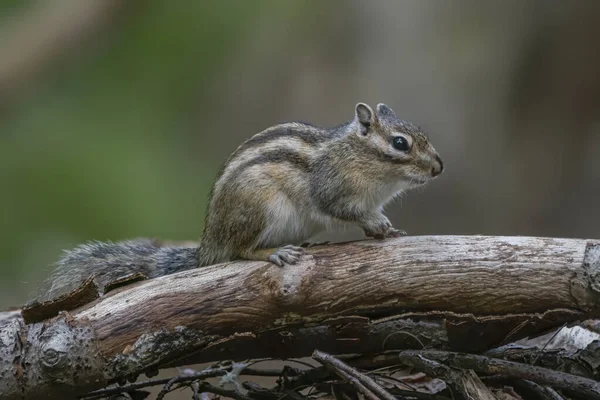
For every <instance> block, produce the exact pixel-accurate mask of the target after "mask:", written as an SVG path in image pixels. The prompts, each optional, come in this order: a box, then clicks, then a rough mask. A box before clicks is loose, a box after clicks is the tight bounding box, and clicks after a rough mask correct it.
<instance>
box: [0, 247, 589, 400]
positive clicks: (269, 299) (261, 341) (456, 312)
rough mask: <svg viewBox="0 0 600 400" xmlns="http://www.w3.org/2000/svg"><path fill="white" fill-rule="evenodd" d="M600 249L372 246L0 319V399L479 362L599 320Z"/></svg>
mask: <svg viewBox="0 0 600 400" xmlns="http://www.w3.org/2000/svg"><path fill="white" fill-rule="evenodd" d="M599 243H600V242H591V241H587V240H577V239H552V238H527V237H484V236H429V237H426V236H423V237H404V238H398V239H390V240H385V241H376V240H369V241H362V242H354V243H346V244H339V245H329V246H322V247H315V248H310V249H309V250H308V255H307V256H305V257H304V258H303V259H302V261H301V262H300V263H299V264H298V265H295V266H287V267H285V268H279V267H276V266H274V265H271V264H268V263H264V262H249V261H240V262H229V263H224V264H220V265H215V266H210V267H204V268H199V269H197V270H192V271H185V272H181V273H178V274H174V275H170V276H165V277H161V278H157V279H152V280H148V281H144V282H138V283H135V284H133V285H131V286H128V287H122V288H118V289H115V290H113V291H111V292H109V293H108V294H106V295H105V296H103V297H101V298H100V299H98V300H95V301H94V302H92V303H90V304H88V305H85V306H83V307H80V308H78V309H75V310H70V311H68V313H67V312H62V313H61V314H60V315H59V316H58V317H55V318H53V319H50V320H47V321H44V322H39V323H35V324H31V325H25V324H24V323H23V321H22V320H21V319H20V318H14V315H13V317H11V318H6V319H3V318H1V317H0V355H1V356H2V358H1V359H0V360H1V361H0V377H2V378H5V377H6V378H5V379H0V395H2V396H5V397H6V398H21V396H22V395H26V397H34V396H35V395H37V394H39V393H42V392H43V393H44V395H45V396H46V397H47V398H52V397H61V396H63V395H64V394H65V393H69V394H82V393H85V392H88V391H90V390H93V389H98V388H101V387H104V386H106V384H107V383H110V382H116V381H123V380H125V379H128V378H131V379H133V378H134V377H136V376H138V375H139V374H141V373H144V372H153V371H155V370H157V369H159V368H164V367H167V366H176V365H185V364H190V363H193V362H194V363H195V362H201V361H213V360H223V359H228V358H232V359H244V358H249V357H273V358H286V357H299V356H308V355H310V354H311V353H312V352H313V351H314V350H315V349H319V350H322V351H326V352H329V353H335V354H341V353H346V354H348V353H362V354H369V353H370V354H373V353H376V352H381V351H383V350H390V349H410V348H413V349H420V348H422V347H423V346H428V347H434V348H436V349H442V350H454V351H483V350H486V349H489V348H491V347H495V346H498V345H501V344H504V343H508V342H510V341H514V340H517V339H519V338H522V337H524V336H528V335H533V334H535V333H539V332H541V331H544V330H548V329H551V328H553V327H557V326H560V325H562V324H564V323H565V322H572V321H576V320H583V319H588V318H594V317H598V316H599V314H600V307H599V304H600V303H599V302H598V294H599V292H600V290H599V288H600V275H599V274H598V271H600V245H599ZM30 311H31V310H30ZM2 321H6V322H4V323H2ZM2 324H4V325H2Z"/></svg>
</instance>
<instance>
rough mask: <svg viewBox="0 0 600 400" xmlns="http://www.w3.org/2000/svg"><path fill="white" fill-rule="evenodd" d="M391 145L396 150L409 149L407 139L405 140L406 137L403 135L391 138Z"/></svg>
mask: <svg viewBox="0 0 600 400" xmlns="http://www.w3.org/2000/svg"><path fill="white" fill-rule="evenodd" d="M392 146H394V148H395V149H396V150H400V151H408V150H409V149H410V146H409V145H408V140H406V138H405V137H403V136H395V137H394V138H393V139H392Z"/></svg>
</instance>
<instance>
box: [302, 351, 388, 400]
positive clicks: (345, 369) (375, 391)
mask: <svg viewBox="0 0 600 400" xmlns="http://www.w3.org/2000/svg"><path fill="white" fill-rule="evenodd" d="M312 357H313V358H314V359H315V360H317V361H319V362H320V363H321V364H323V365H325V366H327V367H328V368H330V369H331V370H333V371H334V372H335V373H336V374H337V375H339V376H340V377H341V378H343V379H344V380H346V381H347V382H348V383H350V384H351V385H352V386H354V387H355V388H356V389H357V390H358V391H359V392H361V393H362V394H364V395H365V397H367V398H369V399H373V400H378V399H383V400H396V398H395V397H394V396H392V395H391V394H390V393H389V392H388V391H387V390H385V389H384V388H383V387H381V385H379V384H378V383H377V382H375V380H373V378H370V377H368V376H366V375H365V374H363V373H360V372H359V371H357V370H356V369H354V368H352V367H351V366H349V365H347V364H345V363H343V362H342V361H340V360H338V359H337V358H335V357H333V356H332V355H330V354H327V353H323V352H321V351H318V350H317V351H315V352H314V353H313V355H312Z"/></svg>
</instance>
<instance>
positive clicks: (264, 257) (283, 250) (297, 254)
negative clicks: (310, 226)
mask: <svg viewBox="0 0 600 400" xmlns="http://www.w3.org/2000/svg"><path fill="white" fill-rule="evenodd" d="M304 253H305V249H304V248H302V247H298V246H294V245H291V244H289V245H286V246H282V247H279V248H278V249H257V250H254V251H249V252H246V253H244V254H242V258H243V259H245V260H256V261H269V262H272V263H273V264H275V265H278V266H280V267H283V266H284V265H285V264H289V265H293V264H296V263H297V262H298V261H299V260H300V258H301V257H302V255H303V254H304Z"/></svg>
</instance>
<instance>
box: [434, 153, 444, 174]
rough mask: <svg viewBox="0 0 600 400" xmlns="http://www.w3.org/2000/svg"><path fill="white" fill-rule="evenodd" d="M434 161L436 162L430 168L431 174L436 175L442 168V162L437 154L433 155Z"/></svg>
mask: <svg viewBox="0 0 600 400" xmlns="http://www.w3.org/2000/svg"><path fill="white" fill-rule="evenodd" d="M435 161H437V163H436V164H435V165H434V166H433V168H431V176H438V175H439V174H441V173H442V171H443V170H444V163H443V162H442V159H441V158H440V156H438V155H437V154H436V155H435Z"/></svg>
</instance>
